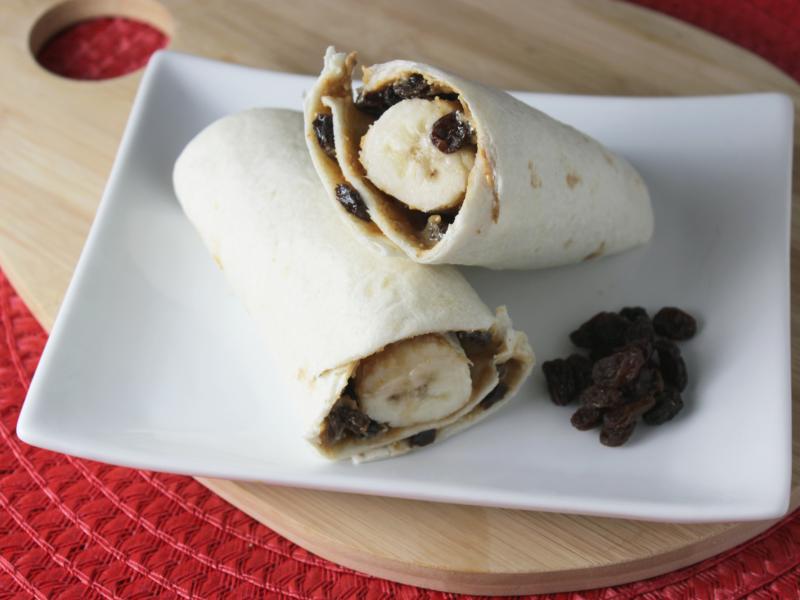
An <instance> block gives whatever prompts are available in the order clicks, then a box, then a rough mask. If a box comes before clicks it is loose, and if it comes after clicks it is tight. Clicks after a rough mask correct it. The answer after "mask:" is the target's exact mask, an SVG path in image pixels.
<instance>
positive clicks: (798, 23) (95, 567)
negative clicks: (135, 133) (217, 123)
mask: <svg viewBox="0 0 800 600" xmlns="http://www.w3.org/2000/svg"><path fill="white" fill-rule="evenodd" d="M638 4H642V5H645V6H649V7H652V8H655V9H658V10H661V11H663V12H665V13H668V14H671V15H673V16H675V17H678V18H680V19H684V20H686V21H688V22H690V23H694V24H696V25H698V26H700V27H703V28H705V29H707V30H709V31H713V32H715V33H717V34H719V35H722V36H724V37H727V38H729V39H731V40H733V41H734V42H736V43H738V44H740V45H742V46H745V47H747V48H749V49H751V50H753V51H755V52H757V53H759V54H761V55H762V56H764V57H765V58H766V59H768V60H770V61H772V62H774V63H775V64H776V65H778V66H779V67H781V68H782V69H784V70H785V71H786V72H787V73H789V74H790V75H791V76H793V77H794V78H795V79H798V78H800V2H798V1H794V0H749V1H748V0H729V1H725V0H703V1H702V2H693V1H692V0H673V1H669V0H639V1H638ZM166 42H167V40H166V38H165V37H164V36H163V35H162V34H160V33H159V32H158V31H155V30H153V29H152V28H150V27H148V26H146V25H143V24H140V23H135V22H131V21H127V20H124V19H98V20H96V21H92V22H88V23H84V24H80V25H78V26H76V27H73V28H72V29H71V30H68V31H66V32H64V33H62V34H60V35H58V36H56V37H55V38H54V39H53V40H52V41H51V42H50V43H49V44H48V45H46V47H45V48H44V49H43V50H42V52H41V54H40V56H39V59H40V62H41V63H42V64H43V65H45V66H46V67H47V68H49V69H50V70H52V71H54V72H56V73H59V74H62V75H65V76H69V77H75V78H84V79H102V78H106V77H112V76H116V75H121V74H124V73H127V72H130V71H132V70H135V69H137V68H139V67H141V66H143V65H144V64H145V63H146V62H147V59H148V57H149V56H150V54H151V53H152V52H153V51H154V50H156V49H158V48H161V47H163V46H164V45H165V44H166ZM45 340H46V335H45V333H44V331H43V330H42V329H41V327H40V326H39V325H38V324H37V323H36V321H35V320H34V319H33V317H32V316H31V315H30V313H29V312H28V310H27V309H26V308H25V306H24V305H23V304H22V302H21V300H20V299H19V297H18V296H17V295H16V294H15V292H14V291H13V290H12V289H11V287H10V286H9V284H8V282H7V280H6V279H5V277H4V276H3V275H2V273H0V440H1V441H0V598H15V597H20V598H27V597H30V596H33V597H36V598H42V599H43V598H67V599H69V598H76V599H78V598H80V599H84V598H94V597H104V598H152V597H154V596H161V597H181V598H201V597H202V598H208V597H227V598H252V597H258V596H274V597H283V596H286V597H290V598H295V599H301V598H303V599H305V598H354V599H355V598H358V599H373V598H445V597H448V598H449V597H454V596H453V595H452V594H441V593H438V592H429V591H427V590H422V589H417V588H413V587H409V586H404V585H398V584H394V583H391V582H388V581H385V580H381V579H376V578H373V577H368V576H365V575H361V574H358V573H355V572H353V571H351V570H349V569H345V568H342V567H339V566H337V565H335V564H333V563H330V562H328V561H325V560H323V559H320V558H318V557H316V556H314V555H312V554H310V553H309V552H306V551H305V550H303V549H302V548H299V547H297V546H295V545H294V544H292V543H291V542H289V541H287V540H285V539H284V538H282V537H280V536H279V535H277V534H276V533H274V532H272V531H271V530H269V529H267V528H266V527H264V526H263V525H260V524H259V523H257V522H255V521H254V520H252V519H250V518H249V517H247V516H246V515H244V514H243V513H241V512H239V511H238V510H236V509H234V508H232V507H231V506H229V505H227V504H226V503H225V502H223V501H222V500H220V499H219V498H217V497H216V496H214V495H213V494H211V493H210V492H208V491H207V490H206V489H205V488H203V487H202V486H201V485H200V484H198V483H196V482H195V481H194V480H192V479H190V478H188V477H180V476H176V475H163V474H157V473H150V472H146V471H135V470H131V469H124V468H120V467H112V466H108V465H103V464H99V463H94V462H90V461H85V460H78V459H74V458H71V457H67V456H64V455H60V454H55V453H52V452H48V451H45V450H39V449H36V448H32V447H30V446H27V445H25V444H23V443H22V442H20V441H19V439H18V438H17V437H16V435H15V433H14V429H15V425H16V421H17V417H18V415H19V409H20V406H21V404H22V400H23V398H24V396H25V391H26V389H27V386H28V383H29V382H30V378H31V375H32V373H33V370H34V369H35V367H36V364H37V362H38V360H39V356H40V355H41V351H42V348H43V346H44V343H45ZM799 565H800V513H795V514H793V515H790V516H789V517H787V518H786V519H785V520H784V521H783V522H782V523H780V524H779V525H776V526H775V527H773V528H772V529H771V530H769V531H768V532H766V533H765V534H764V535H761V536H759V537H758V538H756V539H754V540H751V541H750V542H747V543H746V544H743V545H742V546H740V547H738V548H735V549H733V550H731V551H729V552H726V553H724V554H722V555H720V556H717V557H715V558H712V559H709V560H706V561H704V562H702V563H700V564H698V565H695V566H693V567H690V568H687V569H682V570H680V571H676V572H674V573H670V574H668V575H665V576H662V577H658V578H655V579H651V580H648V581H642V582H638V583H634V584H629V585H623V586H618V587H614V588H606V589H600V590H592V591H587V592H581V593H571V594H555V595H549V596H543V598H545V597H546V598H559V599H568V598H569V599H573V598H575V599H577V598H585V599H608V600H610V599H615V600H616V599H620V600H621V599H629V598H652V599H655V598H686V599H687V600H688V599H694V598H715V599H721V598H741V597H745V596H749V597H753V598H798V597H800V566H799Z"/></svg>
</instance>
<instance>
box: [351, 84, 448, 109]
mask: <svg viewBox="0 0 800 600" xmlns="http://www.w3.org/2000/svg"><path fill="white" fill-rule="evenodd" d="M439 95H440V96H444V94H439ZM430 96H432V94H431V86H430V84H429V83H428V82H427V81H425V78H424V77H423V76H422V75H420V74H419V73H414V74H413V75H410V76H408V77H407V78H406V79H401V80H399V81H395V82H394V83H391V84H389V85H387V86H386V87H383V88H381V89H379V90H373V91H371V92H364V90H363V89H362V90H360V91H359V92H358V94H357V95H356V100H355V106H356V108H358V109H359V110H361V111H363V112H366V113H369V114H371V115H373V116H375V117H380V116H381V115H382V114H383V113H385V112H386V111H387V110H388V109H389V108H391V107H392V106H394V105H395V104H397V103H398V102H400V101H401V100H408V99H409V98H427V97H430ZM456 97H457V96H456Z"/></svg>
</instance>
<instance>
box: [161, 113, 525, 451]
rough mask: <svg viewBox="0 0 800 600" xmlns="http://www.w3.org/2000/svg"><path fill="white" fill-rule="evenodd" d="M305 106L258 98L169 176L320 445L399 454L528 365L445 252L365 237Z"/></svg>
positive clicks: (479, 415) (446, 429)
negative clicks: (324, 181)
mask: <svg viewBox="0 0 800 600" xmlns="http://www.w3.org/2000/svg"><path fill="white" fill-rule="evenodd" d="M302 132H303V122H302V115H301V113H299V112H293V111H286V110H267V109H260V110H250V111H247V112H243V113H240V114H237V115H234V116H230V117H226V118H224V119H222V120H220V121H217V122H216V123H214V124H212V125H210V126H209V127H208V128H207V129H205V130H204V131H203V132H202V133H200V134H199V135H198V136H197V137H196V138H195V139H194V140H193V141H192V142H190V143H189V145H188V146H187V147H186V149H185V150H184V151H183V153H182V154H181V156H180V157H179V158H178V161H177V163H176V165H175V171H174V185H175V191H176V193H177V196H178V199H179V201H180V203H181V205H182V206H183V209H184V211H185V212H186V215H187V216H188V217H189V220H190V221H191V222H192V223H193V225H194V226H195V228H196V229H197V231H198V232H199V233H200V236H201V237H202V239H203V241H204V242H205V244H206V246H207V247H208V249H209V251H210V252H211V254H212V255H213V257H214V259H215V260H216V262H217V264H218V265H219V266H220V268H221V269H222V270H223V271H224V273H225V275H226V277H227V279H228V281H229V282H230V284H231V286H232V287H233V290H234V292H235V293H236V295H237V296H238V297H239V298H240V299H241V301H242V302H243V303H244V305H245V307H246V308H247V310H248V311H249V313H250V314H251V316H252V318H253V322H254V325H255V326H256V327H257V328H258V330H259V332H260V333H261V334H262V337H263V339H264V341H265V343H266V344H267V345H268V348H269V350H271V354H272V355H273V356H275V357H276V358H277V360H279V361H280V363H281V368H282V371H283V372H285V373H286V374H287V380H288V381H287V383H288V384H289V389H290V390H291V395H292V397H291V398H289V399H287V401H290V402H293V403H295V404H296V405H297V408H298V410H299V411H300V413H301V416H302V419H303V423H304V424H305V427H306V431H305V436H306V437H307V438H308V440H309V441H310V442H311V443H312V444H313V445H314V446H315V447H316V448H317V449H318V450H319V451H320V452H321V453H322V454H323V455H324V456H326V457H328V458H331V459H340V458H345V457H352V458H353V459H354V460H356V461H358V460H367V459H374V458H381V457H386V456H393V455H397V454H402V453H404V452H407V451H409V450H410V449H412V448H414V447H418V446H424V445H428V444H429V443H431V442H433V441H439V440H442V439H444V438H446V437H447V436H449V435H451V434H453V433H455V432H457V431H459V430H460V429H463V428H465V427H468V426H470V425H472V424H474V423H476V422H478V421H479V420H481V419H483V418H485V417H487V416H488V415H489V414H491V413H492V412H494V411H495V410H498V409H499V408H500V407H501V406H502V405H503V404H504V403H505V402H507V401H508V399H509V398H510V397H511V396H512V395H513V394H514V393H515V392H516V390H517V389H518V388H519V386H520V384H521V383H522V381H523V380H524V379H525V377H527V375H528V374H529V372H530V369H531V367H532V364H533V354H532V352H531V348H530V346H529V345H528V342H527V339H526V337H525V335H524V334H522V333H519V332H517V331H514V330H513V329H512V328H511V322H510V321H509V318H508V315H507V313H506V311H505V308H502V307H501V308H499V309H498V310H497V312H496V314H494V315H493V314H492V313H491V311H490V310H489V309H488V308H487V307H486V305H484V304H483V302H482V301H481V300H480V298H479V297H478V295H477V294H476V293H475V291H474V290H473V289H472V287H471V286H470V285H469V284H468V283H467V281H466V280H465V279H464V278H463V277H462V276H461V275H460V274H459V273H458V272H457V271H456V270H454V269H452V268H449V267H427V266H422V265H418V264H416V263H413V262H411V261H409V260H407V259H405V258H403V257H394V258H392V257H385V256H380V255H378V254H376V253H372V252H369V251H367V250H365V249H364V247H363V246H362V245H361V244H360V243H359V242H358V241H357V240H356V239H355V238H354V237H353V236H352V235H350V234H349V232H347V231H346V230H345V228H344V227H342V224H341V223H340V222H339V219H338V217H337V216H336V215H335V210H334V208H333V206H331V204H330V203H329V202H328V201H327V198H326V197H325V192H324V191H323V189H322V186H321V185H320V183H319V179H318V178H317V176H316V173H315V172H314V167H313V166H312V165H311V161H310V159H309V157H308V151H307V150H306V147H305V143H304V140H303V133H302Z"/></svg>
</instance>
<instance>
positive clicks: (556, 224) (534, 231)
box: [304, 48, 653, 269]
mask: <svg viewBox="0 0 800 600" xmlns="http://www.w3.org/2000/svg"><path fill="white" fill-rule="evenodd" d="M355 63H356V58H355V53H351V54H349V55H347V54H343V53H336V52H335V50H334V49H333V48H328V51H327V53H326V55H325V64H324V68H323V70H322V73H321V75H320V77H319V79H318V80H317V82H316V84H315V85H314V87H313V88H312V89H311V90H310V92H309V93H308V95H307V96H306V100H305V106H304V112H305V127H306V129H305V132H306V143H307V144H308V148H309V151H310V154H311V157H312V160H313V162H314V165H315V167H316V169H317V172H318V174H319V176H320V178H321V180H322V182H323V185H324V187H325V190H326V192H328V195H329V197H330V200H331V202H332V203H333V204H335V205H336V206H337V212H338V213H339V217H340V218H341V219H343V220H345V221H346V222H347V224H348V228H349V229H350V230H351V231H352V232H354V233H355V235H356V236H357V237H359V238H360V239H361V240H362V241H366V242H368V243H370V244H371V245H372V246H373V248H374V249H377V250H378V251H380V252H383V253H385V254H394V253H397V252H400V253H403V254H405V255H407V256H408V257H409V258H411V259H412V260H414V261H416V262H419V263H427V264H462V265H479V266H484V267H490V268H495V269H504V268H519V269H522V268H538V267H550V266H555V265H562V264H567V263H574V262H578V261H582V260H590V259H594V258H598V257H600V256H603V255H607V254H613V253H615V252H620V251H622V250H626V249H628V248H631V247H633V246H636V245H637V244H642V243H644V242H646V241H648V240H649V239H650V238H651V236H652V233H653V212H652V207H651V204H650V197H649V194H648V191H647V187H646V185H645V183H644V182H643V180H642V178H641V177H640V176H639V174H638V173H637V172H636V170H635V169H634V168H633V167H632V166H631V165H630V164H629V163H628V162H627V161H626V160H625V159H623V158H621V157H620V156H617V155H615V154H614V153H613V152H611V151H610V150H608V149H607V148H604V147H603V146H602V145H601V144H600V143H598V142H597V141H595V140H593V139H592V138H590V137H589V136H587V135H585V134H583V133H581V132H580V131H578V130H576V129H574V128H572V127H570V126H569V125H566V124H564V123H561V122H559V121H557V120H555V119H553V118H551V117H549V116H547V115H546V114H544V113H542V112H541V111H538V110H536V109H534V108H532V107H530V106H528V105H527V104H524V103H523V102H520V101H519V100H516V99H515V98H513V97H512V96H510V95H509V94H507V93H506V92H503V91H500V90H497V89H494V88H491V87H487V86H485V85H481V84H479V83H475V82H473V81H469V80H466V79H463V78H461V77H458V76H456V75H452V74H450V73H446V72H444V71H441V70H439V69H436V68H434V67H431V66H428V65H424V64H420V63H415V62H409V61H402V60H396V61H392V62H388V63H383V64H379V65H375V66H372V67H369V68H365V69H364V74H363V80H364V91H365V92H370V91H375V90H380V89H382V88H383V87H384V86H386V85H387V84H390V83H391V82H393V81H399V80H403V79H405V78H407V77H408V76H409V75H411V74H415V73H418V74H421V75H423V76H424V77H425V79H426V80H427V81H428V83H430V84H431V85H432V86H434V87H435V88H437V89H441V90H445V91H450V92H455V93H458V95H459V99H460V101H461V103H462V106H463V107H464V112H465V114H466V115H467V116H468V117H469V119H470V120H471V122H472V124H473V126H474V128H475V129H476V132H477V152H476V158H475V164H474V166H473V169H472V171H471V173H470V176H469V180H468V184H467V189H466V193H465V197H464V200H463V203H462V205H461V208H460V210H459V212H458V214H457V216H456V219H455V221H454V222H453V223H452V225H450V227H449V229H448V230H447V232H446V234H445V235H444V237H443V239H442V240H441V241H439V242H438V243H436V244H435V245H434V246H432V247H429V248H426V247H425V246H424V245H423V244H420V242H419V241H418V239H415V238H414V237H413V236H410V235H409V233H408V227H407V226H404V223H403V222H402V221H403V220H402V219H398V218H397V215H396V213H393V211H392V210H391V206H392V202H393V201H392V200H391V199H390V198H389V197H388V196H387V195H386V194H385V193H383V192H382V191H380V190H379V189H378V188H377V187H375V185H373V184H372V183H371V182H370V181H369V179H368V177H367V175H368V174H367V173H365V171H364V169H363V167H362V166H361V164H360V162H359V159H358V153H359V143H360V140H361V137H362V136H363V135H364V133H365V132H366V131H367V129H368V128H369V126H370V123H371V121H372V117H369V116H367V115H365V114H364V113H363V112H361V111H360V110H358V109H357V108H355V105H354V103H353V92H352V86H351V80H352V77H353V70H354V68H355ZM320 112H325V113H332V115H333V120H334V133H335V137H336V153H337V157H336V159H335V160H334V159H331V158H330V157H328V156H327V155H326V154H325V153H324V152H323V151H322V150H321V148H320V146H319V144H318V142H317V139H316V137H315V135H314V131H313V127H312V121H313V119H314V118H315V116H316V115H317V114H319V113H320ZM344 181H346V182H348V183H349V184H350V185H352V186H353V187H354V188H355V189H356V190H357V191H358V192H359V193H360V194H361V196H362V198H363V200H364V203H365V204H366V206H367V208H368V210H369V213H370V216H371V218H372V221H373V222H374V223H372V224H370V223H365V222H364V221H360V220H358V219H356V218H354V217H353V216H352V215H351V214H350V213H348V212H347V211H346V210H344V209H343V208H342V207H341V206H339V205H338V202H336V198H335V193H334V190H335V187H336V185H337V184H339V183H342V182H344ZM375 226H377V227H375Z"/></svg>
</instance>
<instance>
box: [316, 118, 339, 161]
mask: <svg viewBox="0 0 800 600" xmlns="http://www.w3.org/2000/svg"><path fill="white" fill-rule="evenodd" d="M311 126H312V127H313V128H314V135H316V136H317V143H318V144H319V147H320V148H322V150H323V151H324V152H325V154H327V155H328V156H329V157H331V158H333V159H334V160H335V159H336V146H335V144H334V139H333V115H328V114H325V113H319V114H318V115H317V116H316V117H314V121H313V122H312V124H311Z"/></svg>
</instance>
